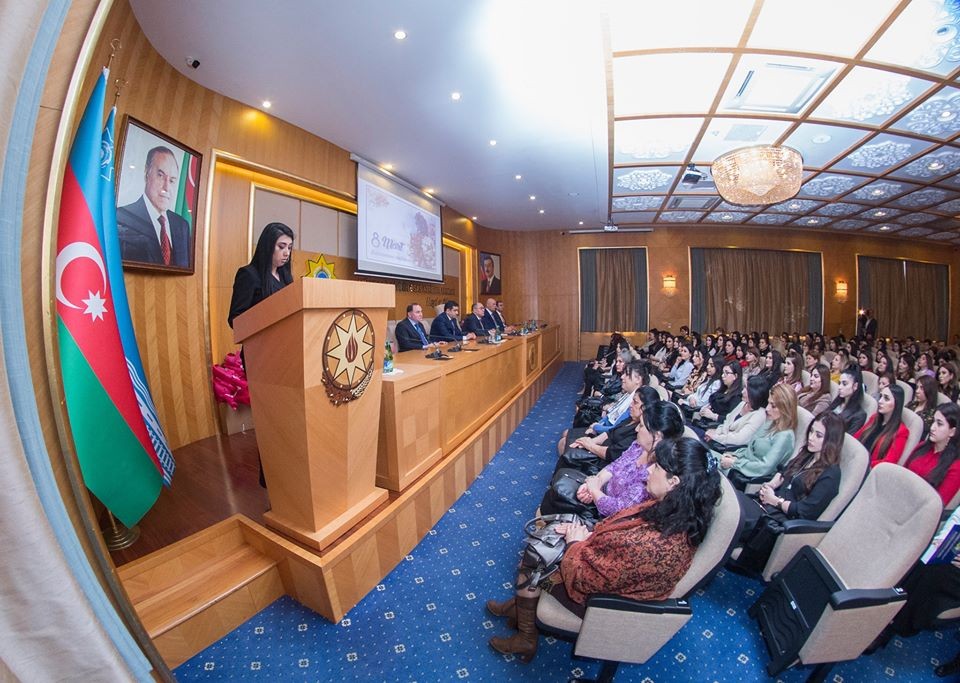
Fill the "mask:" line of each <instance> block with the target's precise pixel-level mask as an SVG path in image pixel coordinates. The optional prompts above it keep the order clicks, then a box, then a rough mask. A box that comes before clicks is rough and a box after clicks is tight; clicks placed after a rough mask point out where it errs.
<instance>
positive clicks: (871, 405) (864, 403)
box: [860, 393, 877, 420]
mask: <svg viewBox="0 0 960 683" xmlns="http://www.w3.org/2000/svg"><path fill="white" fill-rule="evenodd" d="M860 407H861V408H863V412H865V413H866V414H867V419H868V420H869V419H870V417H871V416H872V415H875V414H876V412H877V399H875V398H874V397H873V396H871V395H870V394H868V393H864V394H863V398H862V399H861V400H860Z"/></svg>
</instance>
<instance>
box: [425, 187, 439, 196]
mask: <svg viewBox="0 0 960 683" xmlns="http://www.w3.org/2000/svg"><path fill="white" fill-rule="evenodd" d="M424 192H426V193H427V194H433V193H434V192H436V190H434V189H433V188H432V187H428V188H427V189H425V190H424Z"/></svg>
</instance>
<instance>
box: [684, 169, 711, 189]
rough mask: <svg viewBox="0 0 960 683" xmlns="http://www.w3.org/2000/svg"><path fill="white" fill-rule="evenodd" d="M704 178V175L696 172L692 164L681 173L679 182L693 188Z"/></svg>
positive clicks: (701, 172)
mask: <svg viewBox="0 0 960 683" xmlns="http://www.w3.org/2000/svg"><path fill="white" fill-rule="evenodd" d="M706 177H707V174H706V173H704V172H703V171H698V170H697V168H696V166H694V165H693V164H688V165H687V170H686V171H684V172H683V176H682V177H681V178H680V182H681V183H682V184H684V185H688V186H693V185H696V184H697V183H699V182H700V181H701V180H703V179H704V178H706Z"/></svg>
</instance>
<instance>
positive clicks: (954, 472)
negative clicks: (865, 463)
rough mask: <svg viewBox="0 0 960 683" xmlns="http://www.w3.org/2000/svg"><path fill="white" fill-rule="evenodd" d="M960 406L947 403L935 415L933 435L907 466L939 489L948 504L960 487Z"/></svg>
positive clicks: (932, 428)
mask: <svg viewBox="0 0 960 683" xmlns="http://www.w3.org/2000/svg"><path fill="white" fill-rule="evenodd" d="M958 455H960V406H958V405H957V404H956V403H944V404H943V405H941V406H939V407H938V408H937V409H936V411H935V412H934V415H933V424H932V425H930V435H929V436H928V437H927V439H926V441H923V442H922V443H921V444H920V445H918V446H917V447H916V448H915V449H914V451H913V453H911V454H910V457H909V458H907V462H906V463H905V466H906V468H907V469H908V470H911V471H912V472H916V473H917V474H919V475H920V476H921V477H923V478H924V479H925V480H926V481H927V483H929V484H930V486H932V487H933V488H935V489H936V490H937V493H939V494H940V498H942V499H943V504H944V505H947V503H949V502H950V500H951V499H952V498H953V496H954V495H956V493H957V491H958V490H960V460H958V458H957V456H958Z"/></svg>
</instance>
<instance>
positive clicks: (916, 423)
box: [899, 408, 923, 465]
mask: <svg viewBox="0 0 960 683" xmlns="http://www.w3.org/2000/svg"><path fill="white" fill-rule="evenodd" d="M900 419H901V420H902V422H903V424H904V425H906V427H907V431H908V432H909V436H907V443H906V445H905V446H904V447H903V455H901V456H900V460H899V464H900V465H903V464H904V463H905V462H906V461H907V458H909V457H910V454H911V453H913V449H914V448H916V447H917V444H918V443H920V437H922V436H923V418H921V417H920V416H919V415H917V414H916V413H915V412H913V411H912V410H910V409H909V408H904V409H903V412H902V413H901V418H900Z"/></svg>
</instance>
